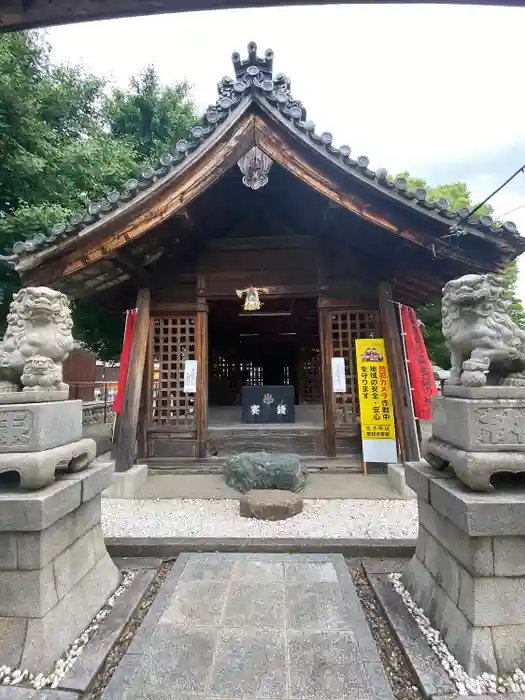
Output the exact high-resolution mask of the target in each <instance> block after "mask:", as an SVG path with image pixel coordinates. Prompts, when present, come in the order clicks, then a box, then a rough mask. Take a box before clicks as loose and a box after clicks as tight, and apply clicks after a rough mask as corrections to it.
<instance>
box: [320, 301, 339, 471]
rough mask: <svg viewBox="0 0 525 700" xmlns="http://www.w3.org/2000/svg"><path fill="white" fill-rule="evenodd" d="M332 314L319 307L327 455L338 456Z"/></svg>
mask: <svg viewBox="0 0 525 700" xmlns="http://www.w3.org/2000/svg"><path fill="white" fill-rule="evenodd" d="M331 319H332V314H331V311H330V309H323V308H320V309H319V337H320V340H321V374H322V380H323V414H324V431H325V433H324V434H325V446H326V455H327V457H335V456H336V446H335V406H334V387H333V384H332V321H331Z"/></svg>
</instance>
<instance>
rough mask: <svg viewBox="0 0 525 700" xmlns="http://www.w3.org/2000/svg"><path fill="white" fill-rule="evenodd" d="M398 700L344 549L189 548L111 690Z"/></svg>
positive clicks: (112, 698) (182, 697)
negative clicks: (204, 551) (297, 551)
mask: <svg viewBox="0 0 525 700" xmlns="http://www.w3.org/2000/svg"><path fill="white" fill-rule="evenodd" d="M168 698H169V699H170V700H171V699H175V698H176V699H177V700H216V699H217V700H267V699H268V700H269V699H272V700H285V699H286V700H288V699H293V700H314V699H315V700H347V699H350V698H351V699H352V700H372V699H374V700H393V696H392V693H391V690H390V686H389V684H388V681H387V679H386V676H385V673H384V670H383V667H382V664H381V662H380V659H379V655H378V652H377V649H376V646H375V643H374V641H373V639H372V636H371V633H370V630H369V628H368V625H367V622H366V620H365V617H364V615H363V612H362V608H361V605H360V603H359V600H358V597H357V593H356V590H355V587H354V585H353V582H352V580H351V577H350V575H349V572H348V568H347V566H346V564H345V561H344V559H343V557H342V556H341V555H315V554H312V555H308V554H304V555H303V554H298V555H293V554H290V555H286V554H285V555H277V554H266V555H264V554H262V555H259V554H224V555H221V554H184V555H181V556H180V557H179V558H178V559H177V561H176V563H175V565H174V568H173V569H172V571H171V573H170V575H169V577H168V578H167V580H166V581H165V583H164V585H163V586H162V588H161V590H160V591H159V594H158V595H157V598H156V600H155V602H154V603H153V605H152V607H151V609H150V611H149V613H148V615H147V616H146V618H145V620H144V622H143V623H142V625H141V627H140V629H139V631H138V633H137V635H136V637H135V638H134V640H133V642H132V643H131V645H130V647H129V648H128V651H127V653H126V654H125V655H124V657H123V658H122V660H121V662H120V664H119V666H118V668H117V670H116V671H115V673H114V675H113V677H112V679H111V681H110V683H109V685H108V687H107V688H106V691H105V693H104V695H103V700H139V699H140V700H148V699H152V700H168Z"/></svg>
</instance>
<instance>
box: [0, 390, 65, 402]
mask: <svg viewBox="0 0 525 700" xmlns="http://www.w3.org/2000/svg"><path fill="white" fill-rule="evenodd" d="M68 398H69V387H68V388H67V389H51V390H49V391H47V390H45V389H39V390H37V391H13V392H7V391H6V392H0V404H3V403H5V404H12V403H43V402H47V401H67V400H68Z"/></svg>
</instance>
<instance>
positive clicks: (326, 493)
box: [137, 473, 402, 500]
mask: <svg viewBox="0 0 525 700" xmlns="http://www.w3.org/2000/svg"><path fill="white" fill-rule="evenodd" d="M300 495H301V496H302V497H303V498H308V499H316V498H321V499H326V500H339V499H341V498H363V499H371V500H384V499H389V500H390V499H401V498H402V496H400V495H399V494H398V493H397V491H395V490H394V489H393V487H392V485H391V484H390V482H389V480H388V476H387V475H386V474H368V475H364V474H317V473H314V474H309V475H308V480H307V482H306V485H305V487H304V490H303V491H301V494H300ZM241 496H242V494H241V493H239V492H238V491H236V490H235V489H233V488H231V487H230V486H228V484H227V483H226V482H225V480H224V476H223V475H222V474H150V475H149V476H148V480H147V482H146V483H145V484H144V486H142V487H141V489H140V491H139V492H138V494H137V498H139V499H152V498H198V499H210V500H215V499H218V500H221V499H224V498H231V499H234V500H239V498H241Z"/></svg>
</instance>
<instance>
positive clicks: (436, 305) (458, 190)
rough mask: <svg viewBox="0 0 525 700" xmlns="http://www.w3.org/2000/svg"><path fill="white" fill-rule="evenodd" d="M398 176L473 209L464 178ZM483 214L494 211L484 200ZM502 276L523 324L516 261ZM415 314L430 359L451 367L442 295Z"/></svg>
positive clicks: (514, 315) (432, 195) (512, 307)
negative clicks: (437, 180) (440, 181)
mask: <svg viewBox="0 0 525 700" xmlns="http://www.w3.org/2000/svg"><path fill="white" fill-rule="evenodd" d="M397 177H403V178H405V179H406V180H407V181H408V185H409V187H410V188H412V189H415V188H416V187H425V188H426V190H427V193H428V196H429V197H430V198H431V199H439V198H441V197H443V198H444V199H447V200H448V201H449V202H450V205H451V208H452V209H455V210H458V209H461V208H463V207H467V208H468V209H472V208H474V206H476V203H474V202H473V201H472V196H471V194H470V192H469V189H468V187H467V185H466V183H464V182H453V183H451V184H448V185H438V186H437V187H430V186H429V185H428V184H427V182H426V181H425V180H422V179H421V178H415V177H412V176H410V175H409V173H407V172H404V173H400V174H399V175H397ZM484 214H490V215H492V214H493V209H492V207H491V205H490V204H489V203H487V204H484V205H483V206H482V207H480V209H478V211H477V212H476V216H483V215H484ZM503 279H504V289H505V299H506V300H507V301H508V302H509V307H508V311H509V314H510V316H511V318H512V319H513V321H514V322H515V323H517V324H518V325H519V326H522V327H525V311H524V309H523V304H522V302H521V301H520V300H519V299H518V297H517V282H518V266H517V263H516V261H514V262H512V263H511V264H510V265H509V267H508V269H507V271H506V273H505V275H504V278H503ZM417 315H418V318H419V320H420V321H421V322H422V323H423V336H424V338H425V343H426V345H427V349H428V353H429V356H430V359H431V360H432V362H433V363H434V364H436V365H439V367H442V368H444V369H448V368H449V367H450V353H449V351H448V348H447V346H446V345H445V340H444V338H443V334H442V332H441V299H434V300H432V301H430V302H428V303H427V304H423V305H421V306H419V307H418V309H417Z"/></svg>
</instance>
